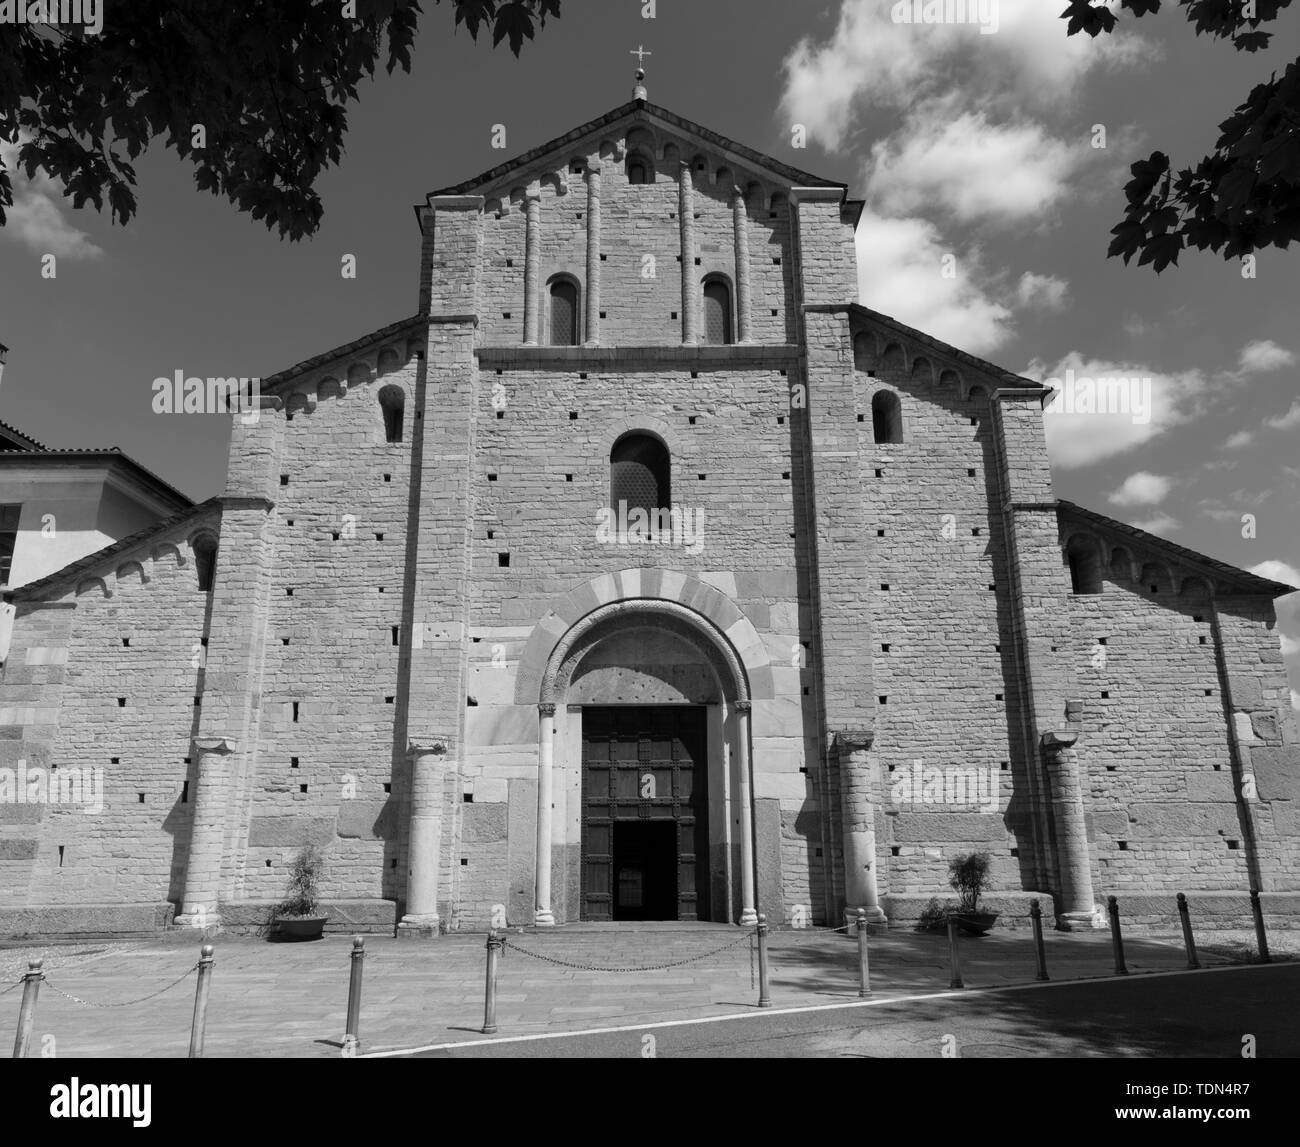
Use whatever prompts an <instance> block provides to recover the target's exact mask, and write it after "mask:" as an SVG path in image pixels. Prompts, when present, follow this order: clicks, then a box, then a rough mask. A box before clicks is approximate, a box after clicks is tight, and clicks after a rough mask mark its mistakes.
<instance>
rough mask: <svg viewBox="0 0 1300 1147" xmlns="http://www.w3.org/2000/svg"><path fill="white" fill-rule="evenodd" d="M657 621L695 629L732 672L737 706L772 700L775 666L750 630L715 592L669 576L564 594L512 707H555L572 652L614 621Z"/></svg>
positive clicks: (527, 649)
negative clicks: (655, 618)
mask: <svg viewBox="0 0 1300 1147" xmlns="http://www.w3.org/2000/svg"><path fill="white" fill-rule="evenodd" d="M655 614H659V615H661V616H663V617H665V618H672V619H674V620H676V621H678V622H684V623H687V624H689V625H691V626H692V627H693V629H695V630H696V631H697V632H698V633H699V634H700V636H701V637H702V638H704V639H707V640H708V641H709V642H710V643H711V644H712V645H713V646H714V648H715V649H716V650H717V652H718V655H719V656H720V658H721V659H722V661H723V662H725V664H726V665H727V666H728V668H729V670H730V675H731V677H732V679H733V684H734V690H735V693H736V696H734V697H733V698H732V700H734V701H739V702H749V701H755V700H768V699H770V698H771V697H772V696H773V688H772V676H771V671H770V670H771V663H770V660H769V658H768V655H767V651H766V649H765V647H764V645H763V639H762V638H761V637H760V636H759V633H758V630H757V629H755V627H754V624H753V622H751V621H750V620H749V618H747V617H746V616H745V615H744V613H743V612H742V611H741V610H740V607H739V606H737V605H736V603H735V602H734V601H732V600H731V598H730V597H728V596H727V595H726V594H725V593H723V592H722V591H721V590H719V589H718V588H717V587H715V586H712V585H709V584H708V583H707V582H704V581H702V580H701V579H699V578H697V577H694V576H692V575H691V574H686V573H681V572H679V571H677V570H671V569H657V568H642V569H626V570H621V571H620V572H618V573H609V574H602V575H601V576H599V577H595V578H592V579H591V580H589V581H587V582H584V583H583V584H582V585H580V586H578V587H577V588H576V589H574V590H573V591H571V592H570V593H568V594H566V595H565V596H564V597H563V598H562V599H560V600H559V601H557V602H556V603H555V605H554V606H553V607H552V608H551V609H550V610H549V611H548V612H547V613H546V614H545V615H544V616H543V617H542V619H541V620H540V621H539V622H538V623H537V625H536V626H535V627H534V628H533V632H532V633H531V634H530V636H529V638H528V641H527V642H526V643H525V646H524V651H523V655H522V656H521V657H520V660H519V671H518V674H517V675H516V678H515V704H517V705H538V704H554V703H555V701H556V696H555V693H556V681H557V678H558V677H559V676H560V673H561V670H562V669H563V668H564V665H565V662H566V661H567V660H568V657H569V654H570V652H571V651H572V650H573V649H574V648H575V646H577V645H579V644H580V643H581V642H582V639H583V638H584V636H585V635H586V634H588V633H589V632H590V631H591V630H592V629H594V628H595V627H597V626H601V625H603V624H605V623H606V622H608V621H610V620H611V619H612V618H615V617H618V616H620V615H626V616H627V618H628V619H629V620H634V619H635V618H637V617H638V616H654V615H655Z"/></svg>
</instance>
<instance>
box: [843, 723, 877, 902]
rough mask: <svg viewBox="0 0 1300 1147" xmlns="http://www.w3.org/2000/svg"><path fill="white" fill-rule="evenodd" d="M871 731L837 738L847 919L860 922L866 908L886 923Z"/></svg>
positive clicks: (847, 731) (851, 732)
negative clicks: (879, 869)
mask: <svg viewBox="0 0 1300 1147" xmlns="http://www.w3.org/2000/svg"><path fill="white" fill-rule="evenodd" d="M874 739H875V732H874V731H873V730H871V729H841V730H839V731H838V732H837V733H836V734H835V748H836V752H837V759H838V761H839V771H840V810H841V815H842V817H843V836H844V915H845V920H846V922H847V921H851V920H854V919H856V918H857V911H858V909H859V908H865V909H866V912H867V920H868V921H869V922H870V923H873V924H883V923H885V922H886V921H885V913H884V910H883V909H882V908H881V907H880V890H879V886H878V884H877V881H876V802H875V778H874V777H873V776H872V771H873V769H874V765H873V763H872V761H871V755H870V749H871V743H872V741H873V740H874Z"/></svg>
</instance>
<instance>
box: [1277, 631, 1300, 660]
mask: <svg viewBox="0 0 1300 1147" xmlns="http://www.w3.org/2000/svg"><path fill="white" fill-rule="evenodd" d="M1278 638H1279V639H1280V640H1281V642H1282V656H1283V657H1293V656H1294V655H1295V654H1297V653H1300V638H1296V637H1288V636H1287V635H1286V634H1285V633H1279V634H1278Z"/></svg>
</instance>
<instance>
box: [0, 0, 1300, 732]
mask: <svg viewBox="0 0 1300 1147" xmlns="http://www.w3.org/2000/svg"><path fill="white" fill-rule="evenodd" d="M1061 7H1062V5H1060V4H1058V3H1053V2H1051V0H999V2H998V3H996V5H995V6H994V9H993V11H995V12H996V18H997V25H996V31H992V30H989V31H983V30H981V29H980V28H979V27H978V26H976V25H974V24H954V25H934V24H901V23H896V22H894V21H893V20H892V19H891V13H892V10H893V8H894V4H893V3H892V2H891V0H799V2H798V3H790V0H689V3H688V2H687V0H653V2H648V0H563V5H562V10H563V16H562V18H561V19H560V20H559V21H554V22H551V23H548V25H547V27H546V28H545V29H543V30H542V31H541V32H539V34H538V37H537V39H536V41H534V42H533V43H528V44H525V47H524V50H523V55H522V57H521V58H520V59H515V58H514V57H513V56H512V55H510V53H509V52H508V51H507V50H506V49H505V48H501V49H496V50H493V49H492V48H491V47H489V46H488V44H487V43H486V42H484V43H481V44H478V45H475V44H474V43H473V42H472V41H471V40H470V39H469V37H468V35H467V34H466V33H465V32H464V31H463V30H461V31H459V32H456V31H454V28H453V15H452V9H451V7H450V5H449V4H448V3H442V4H437V5H435V4H433V3H426V4H425V8H426V12H425V15H424V17H423V19H422V22H421V33H420V38H419V41H418V42H417V45H416V50H415V53H414V67H413V71H412V74H411V75H409V76H408V75H405V74H402V73H400V72H399V73H397V74H395V75H393V76H387V75H385V74H383V73H382V72H381V73H380V74H379V76H378V77H377V78H376V80H375V81H374V82H373V83H367V84H364V85H363V86H362V89H361V100H360V103H359V104H358V105H354V106H353V107H352V109H351V111H350V113H349V123H350V130H349V134H348V137H347V149H346V154H345V155H344V157H343V162H342V163H341V165H340V166H338V167H337V168H334V169H332V170H331V171H330V172H329V173H327V175H326V176H325V177H324V178H323V180H322V181H321V182H320V184H319V190H320V192H321V195H322V197H323V200H324V205H325V217H324V222H323V224H322V226H321V228H320V230H319V232H318V234H317V235H316V236H314V237H313V238H312V239H310V240H305V241H303V242H301V243H297V244H292V243H289V242H287V241H282V240H280V239H279V238H278V237H277V236H276V235H275V234H274V233H272V232H269V231H267V230H266V229H265V227H264V226H263V225H262V224H260V223H258V222H255V221H253V220H252V219H251V218H250V217H249V216H247V215H244V214H240V213H239V212H237V211H236V210H235V209H234V207H232V206H231V205H230V204H228V203H227V202H226V201H224V200H221V199H217V198H216V197H214V196H211V195H209V194H207V193H201V192H199V191H197V190H195V188H194V186H193V176H192V170H191V169H190V168H189V167H188V166H187V165H186V164H183V163H182V162H181V161H179V160H178V159H177V157H176V155H175V153H173V152H169V151H167V150H165V149H164V148H163V147H162V146H161V144H159V145H156V146H155V147H154V148H153V149H152V150H151V151H149V152H148V153H146V155H145V156H143V157H141V159H140V160H139V161H138V162H137V164H136V167H137V172H138V175H139V186H138V189H137V192H138V196H139V214H138V215H137V217H136V218H135V219H134V220H133V221H132V222H131V223H130V224H129V225H128V226H127V227H125V228H122V227H119V226H112V225H110V222H109V220H108V219H107V217H105V216H101V215H98V214H97V213H95V212H94V210H93V209H90V208H87V209H83V210H74V209H73V208H72V207H71V205H70V204H69V203H68V202H67V201H66V200H65V199H64V198H63V197H62V196H61V194H60V191H59V189H58V188H57V187H56V186H54V185H52V184H51V183H50V182H49V180H47V179H45V178H43V177H41V176H39V175H38V176H37V178H36V179H35V180H34V181H32V182H28V181H26V180H24V179H21V178H19V179H18V180H17V186H16V194H17V202H16V204H15V209H14V211H13V212H12V218H11V221H10V223H9V225H8V226H7V227H4V228H0V343H4V344H7V345H8V346H9V347H10V352H9V362H8V366H7V367H6V368H5V374H4V378H3V384H2V385H0V420H3V421H5V422H7V423H10V424H11V425H14V426H17V427H18V428H19V429H21V430H23V431H24V432H26V433H28V434H30V435H32V436H33V437H35V438H36V439H38V440H39V441H41V442H43V443H45V444H46V445H49V446H55V447H104V446H118V447H120V448H121V449H122V450H124V451H125V452H126V453H128V454H130V455H131V456H132V457H134V458H135V459H136V460H137V461H139V462H140V463H141V464H142V465H144V466H146V467H147V468H149V469H151V470H153V471H154V472H155V473H157V474H158V475H160V476H161V477H163V478H164V479H166V480H167V481H169V482H171V483H172V484H173V485H175V486H176V487H178V488H179V489H180V490H182V491H184V492H185V493H186V494H188V495H189V496H190V497H192V498H195V499H201V498H206V497H209V496H211V495H213V494H217V493H220V491H221V488H222V484H223V478H224V473H225V465H226V450H227V446H228V442H229V426H228V421H227V419H226V418H225V417H222V416H218V415H211V416H193V415H189V416H177V415H164V414H155V413H154V412H153V411H152V408H151V404H152V400H153V389H152V385H151V384H152V382H153V380H154V379H155V378H158V377H171V376H172V375H174V374H175V372H176V371H178V370H182V371H184V373H185V374H186V375H187V376H189V375H199V376H209V375H219V376H222V377H226V376H230V375H238V376H249V377H253V376H257V377H266V376H268V375H271V374H274V373H275V372H277V371H279V370H282V369H284V368H286V367H288V366H291V365H293V364H294V363H296V362H298V361H301V360H302V359H305V358H308V357H310V356H312V355H314V354H317V353H320V352H322V351H325V350H328V349H330V348H331V347H334V346H338V345H340V344H342V343H344V342H347V341H350V340H352V339H354V338H359V337H361V336H363V335H365V334H367V333H368V332H370V331H372V330H375V329H377V328H379V327H381V326H384V325H386V324H388V323H390V322H394V321H396V320H398V319H402V318H405V317H407V316H409V315H412V314H414V313H415V311H416V309H417V307H416V292H417V286H418V262H419V232H418V228H417V225H416V220H415V215H414V212H413V211H412V206H413V205H414V204H415V203H417V202H419V201H422V200H423V198H424V196H425V194H426V193H427V192H429V191H431V190H434V189H436V188H439V187H443V186H446V185H449V184H453V183H457V182H460V181H462V180H464V179H467V178H469V177H471V176H473V175H476V174H478V173H479V172H481V171H484V170H487V169H488V168H490V167H493V166H495V165H496V164H498V163H500V162H501V161H502V159H503V158H505V157H508V156H510V155H516V154H519V153H521V152H523V151H526V150H527V149H529V148H531V147H534V146H536V145H538V144H540V143H544V142H546V141H547V140H549V139H552V138H554V137H556V136H558V135H561V134H563V133H564V132H566V131H568V130H570V129H571V128H573V127H575V126H577V125H579V124H581V123H584V122H586V121H587V120H590V119H593V118H595V117H597V116H599V115H602V114H603V113H605V112H606V111H609V110H611V109H612V108H614V107H617V106H619V105H620V104H623V103H624V102H626V101H627V100H628V99H630V98H631V94H632V92H631V89H632V86H633V72H634V69H635V66H636V61H635V60H634V59H633V57H632V56H631V55H630V53H631V51H632V50H633V49H636V48H637V47H639V46H644V47H645V49H647V50H648V51H649V52H650V53H652V54H651V55H649V56H648V57H647V59H646V68H647V72H648V79H647V86H648V88H649V95H650V99H651V101H652V102H654V103H657V104H659V105H661V106H663V107H666V108H668V109H670V110H672V111H674V112H677V113H678V114H680V115H683V116H685V117H687V118H689V119H692V120H695V121H696V122H698V123H701V124H704V125H705V126H707V127H710V128H712V129H713V130H715V131H718V132H720V133H721V134H723V135H725V136H728V137H730V138H732V139H735V140H738V141H740V142H742V143H745V144H748V145H749V146H751V147H754V148H756V149H757V150H759V151H762V152H765V153H767V154H769V155H772V156H775V157H776V158H779V159H782V160H785V161H786V162H788V163H791V164H792V165H793V166H796V167H799V168H802V169H804V170H808V171H812V172H815V173H817V174H819V175H821V176H824V177H825V178H827V179H833V180H838V181H842V182H845V183H847V184H849V186H850V192H851V194H852V195H853V196H855V197H857V198H862V199H865V200H866V203H867V207H866V210H865V211H864V213H863V218H862V223H861V225H860V227H859V229H858V240H857V246H858V258H859V272H860V275H859V277H860V290H861V301H862V302H863V303H865V304H866V305H868V306H871V307H874V308H876V309H877V310H880V311H883V312H885V313H886V314H889V315H892V316H893V317H895V318H897V319H900V320H902V321H903V322H906V323H908V324H910V325H913V326H916V327H919V328H920V329H922V330H924V331H926V332H928V333H929V334H932V335H934V336H935V337H937V338H940V339H943V340H945V341H947V342H950V343H952V344H954V345H955V346H957V347H960V348H961V349H963V350H966V351H969V352H971V353H973V354H978V355H981V356H983V357H985V358H989V359H991V360H993V361H994V362H996V363H998V364H999V365H1001V366H1003V367H1005V368H1007V369H1008V370H1011V371H1013V372H1015V373H1018V374H1021V375H1024V376H1025V377H1028V378H1033V379H1036V380H1039V381H1049V380H1060V381H1061V382H1063V383H1064V382H1068V381H1069V380H1070V379H1071V377H1073V379H1074V380H1076V385H1077V382H1078V380H1082V379H1085V378H1097V377H1103V376H1105V377H1126V378H1132V379H1136V380H1139V381H1138V382H1136V383H1134V384H1133V387H1134V390H1133V393H1134V395H1135V396H1138V395H1142V394H1149V396H1150V408H1149V411H1145V412H1143V413H1144V414H1145V415H1146V416H1145V417H1143V416H1142V415H1141V414H1139V415H1138V416H1135V415H1134V414H1133V413H1132V411H1131V410H1130V411H1129V412H1128V413H1122V414H1114V413H1111V414H1089V413H1086V411H1085V412H1081V411H1080V409H1079V408H1078V404H1077V403H1075V404H1074V408H1073V409H1068V408H1067V409H1063V410H1060V411H1057V412H1055V413H1052V414H1049V415H1048V417H1047V433H1048V445H1049V451H1050V454H1051V459H1052V467H1053V476H1054V481H1055V485H1056V490H1057V494H1058V496H1060V497H1062V498H1065V499H1069V500H1071V501H1074V502H1078V503H1080V504H1082V505H1085V506H1088V507H1090V508H1093V509H1095V510H1098V511H1100V512H1102V513H1105V514H1109V515H1110V516H1112V517H1115V518H1118V519H1119V520H1121V521H1125V522H1128V523H1130V524H1132V525H1136V526H1139V527H1140V528H1142V529H1146V530H1150V531H1152V532H1154V533H1157V534H1159V535H1161V536H1162V537H1167V538H1169V539H1171V540H1173V541H1175V542H1178V543H1179V544H1181V545H1184V546H1187V547H1189V548H1191V549H1193V550H1197V551H1199V552H1201V553H1205V554H1208V555H1211V556H1213V557H1216V558H1219V559H1221V560H1223V561H1227V562H1230V563H1232V564H1234V565H1237V566H1240V567H1242V568H1244V569H1251V570H1254V571H1256V572H1258V573H1262V574H1264V575H1265V576H1268V577H1272V578H1274V579H1277V580H1280V581H1284V582H1288V583H1290V584H1294V585H1297V586H1300V361H1298V357H1297V356H1300V330H1297V329H1296V322H1295V318H1294V316H1295V313H1296V302H1297V299H1300V249H1297V248H1295V247H1293V248H1292V249H1291V250H1290V251H1283V250H1278V249H1276V248H1270V249H1268V250H1266V251H1263V252H1260V253H1259V254H1258V257H1257V262H1256V267H1255V274H1254V276H1253V277H1245V276H1244V275H1243V273H1242V267H1241V265H1240V263H1239V262H1236V261H1234V262H1226V261H1224V260H1223V259H1222V258H1221V257H1219V256H1216V255H1214V254H1212V253H1209V252H1206V253H1201V252H1190V253H1185V254H1184V255H1183V257H1182V258H1181V260H1180V266H1179V267H1177V268H1170V269H1168V270H1166V271H1165V272H1164V273H1163V274H1161V275H1159V276H1157V275H1156V274H1155V273H1154V272H1152V271H1151V270H1150V269H1149V268H1147V267H1138V266H1137V265H1136V263H1134V264H1132V265H1130V266H1128V267H1125V266H1124V264H1123V263H1122V262H1121V261H1120V260H1118V259H1107V258H1106V248H1107V245H1108V243H1109V234H1108V232H1109V230H1110V228H1111V227H1112V226H1114V224H1115V223H1117V222H1118V221H1119V220H1120V219H1121V217H1122V213H1123V206H1124V198H1123V192H1122V188H1123V184H1124V183H1125V182H1126V180H1127V178H1128V167H1129V165H1130V164H1131V163H1133V162H1134V161H1136V160H1139V159H1144V158H1146V156H1147V155H1149V154H1150V152H1152V151H1154V150H1157V149H1159V150H1162V151H1165V152H1167V153H1168V154H1169V155H1170V156H1171V157H1172V159H1173V164H1174V167H1175V168H1180V167H1183V166H1188V165H1192V164H1194V163H1195V162H1196V161H1197V160H1198V159H1199V158H1200V157H1201V156H1202V155H1204V154H1205V153H1206V152H1207V151H1208V150H1209V149H1210V148H1211V147H1212V146H1213V143H1214V140H1215V138H1216V136H1217V125H1218V124H1219V123H1220V122H1221V121H1222V120H1223V119H1225V118H1226V117H1227V115H1228V114H1229V113H1230V112H1231V111H1232V109H1233V108H1234V107H1235V106H1236V105H1237V104H1238V103H1240V102H1241V101H1242V100H1243V99H1244V97H1245V96H1246V94H1247V93H1248V92H1249V90H1250V88H1251V87H1252V86H1253V85H1254V84H1255V83H1258V82H1259V81H1260V80H1261V79H1264V78H1266V77H1267V75H1268V74H1269V72H1271V71H1274V70H1277V71H1279V72H1280V71H1281V69H1282V68H1284V67H1285V66H1286V64H1287V63H1288V62H1289V57H1288V54H1287V48H1288V47H1291V48H1292V49H1293V48H1294V45H1295V43H1296V42H1297V32H1298V31H1300V12H1297V11H1292V12H1288V13H1284V14H1283V16H1282V17H1281V18H1280V19H1279V20H1278V21H1276V22H1275V23H1274V24H1273V25H1272V27H1273V30H1274V31H1275V33H1276V35H1275V39H1274V44H1273V46H1271V47H1270V48H1269V49H1268V50H1266V51H1265V52H1262V53H1256V54H1254V55H1250V54H1248V53H1238V52H1235V51H1234V50H1233V49H1232V48H1231V47H1230V46H1229V45H1226V44H1224V43H1220V42H1217V41H1212V40H1210V39H1209V38H1207V37H1197V36H1196V35H1195V34H1194V32H1193V29H1192V26H1191V25H1190V24H1189V23H1188V22H1187V20H1186V19H1185V18H1184V16H1183V14H1182V10H1181V8H1177V7H1174V6H1172V5H1165V6H1164V9H1165V10H1164V11H1162V12H1161V13H1160V14H1158V15H1156V16H1154V17H1152V16H1148V17H1145V18H1143V19H1141V20H1135V19H1133V18H1131V17H1122V18H1121V22H1120V30H1119V33H1118V34H1117V35H1113V36H1102V37H1099V38H1098V39H1097V40H1095V41H1094V40H1091V39H1089V38H1087V37H1086V36H1083V35H1080V36H1074V37H1067V36H1066V34H1065V23H1064V21H1062V20H1060V19H1059V18H1057V16H1056V12H1057V11H1058V10H1059V8H1061ZM990 29H991V25H990ZM497 125H504V127H505V130H506V142H507V147H506V149H505V151H504V152H503V151H499V150H495V149H494V148H493V146H492V143H493V138H494V132H495V131H496V128H497ZM799 144H802V146H798V145H799ZM1098 144H1104V146H1098ZM8 154H9V153H6V158H8ZM10 166H12V164H10ZM49 252H53V253H54V254H55V255H56V256H57V278H55V279H53V280H51V279H45V278H42V275H41V266H42V265H41V258H42V255H44V254H46V253H49ZM345 255H354V256H355V257H356V263H357V277H356V278H355V279H344V278H343V277H342V275H341V274H340V265H341V261H342V259H343V257H344V256H345ZM1069 372H1073V375H1071V374H1070V373H1069ZM1146 380H1149V384H1148V383H1147V382H1146ZM1067 397H1068V395H1067ZM1063 405H1064V399H1063ZM1246 515H1249V516H1250V517H1249V518H1247V517H1246ZM1278 613H1279V621H1280V624H1279V629H1280V640H1281V643H1282V649H1283V653H1284V655H1285V656H1286V658H1287V662H1288V665H1289V668H1290V671H1291V683H1292V689H1293V691H1294V692H1293V695H1292V700H1293V704H1295V705H1296V707H1297V708H1300V594H1296V595H1292V596H1291V597H1289V598H1284V599H1282V600H1281V601H1279V603H1278Z"/></svg>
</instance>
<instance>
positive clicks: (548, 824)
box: [533, 704, 555, 927]
mask: <svg viewBox="0 0 1300 1147" xmlns="http://www.w3.org/2000/svg"><path fill="white" fill-rule="evenodd" d="M537 712H538V714H539V715H540V717H541V729H540V731H539V733H538V740H537V908H536V911H535V912H534V914H533V923H534V924H537V925H539V926H541V927H551V926H553V925H554V924H555V915H554V913H552V911H551V838H552V834H553V831H554V829H553V824H554V820H555V809H554V798H553V796H552V792H553V779H554V773H555V770H554V762H555V706H554V705H550V704H546V705H538V706H537Z"/></svg>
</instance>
